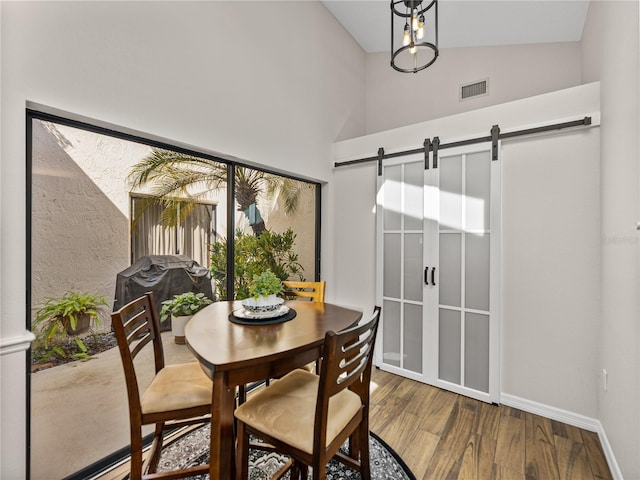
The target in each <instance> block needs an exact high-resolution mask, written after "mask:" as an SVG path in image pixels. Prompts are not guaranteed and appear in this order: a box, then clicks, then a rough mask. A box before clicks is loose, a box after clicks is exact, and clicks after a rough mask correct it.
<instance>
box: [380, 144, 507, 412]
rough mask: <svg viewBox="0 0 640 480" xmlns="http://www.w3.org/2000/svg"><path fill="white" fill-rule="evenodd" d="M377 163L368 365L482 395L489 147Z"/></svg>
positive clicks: (493, 175)
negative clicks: (374, 326)
mask: <svg viewBox="0 0 640 480" xmlns="http://www.w3.org/2000/svg"><path fill="white" fill-rule="evenodd" d="M429 167H430V168H428V169H425V161H424V158H423V156H422V155H412V156H406V157H403V158H400V159H396V160H394V161H385V162H383V168H382V175H381V176H380V177H379V184H378V202H377V229H378V236H377V240H378V243H377V245H378V249H377V251H378V270H377V278H378V282H377V296H378V302H381V304H382V305H383V315H382V318H383V320H382V325H381V331H380V332H379V335H380V343H379V345H378V348H377V354H376V355H377V356H376V365H378V366H379V367H380V368H382V369H385V370H388V371H391V372H394V373H398V374H400V375H403V376H406V377H408V378H412V379H414V380H418V381H422V382H425V383H429V384H432V385H436V386H438V387H441V388H445V389H447V390H451V391H454V392H457V393H461V394H464V395H467V396H470V397H473V398H477V399H480V400H484V401H487V402H497V401H498V396H499V358H500V351H499V348H500V337H499V332H500V329H499V318H500V315H499V313H500V312H499V305H500V297H499V295H500V191H501V185H500V181H501V180H500V162H499V160H492V159H491V145H490V144H488V145H487V144H482V145H472V146H467V147H463V148H457V149H447V150H441V151H440V155H439V156H438V158H437V163H436V164H434V162H433V158H432V159H431V160H430V162H429Z"/></svg>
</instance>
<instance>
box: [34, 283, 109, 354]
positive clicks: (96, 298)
mask: <svg viewBox="0 0 640 480" xmlns="http://www.w3.org/2000/svg"><path fill="white" fill-rule="evenodd" d="M106 306H107V301H106V300H105V298H104V296H102V295H97V294H94V293H88V292H78V291H75V290H71V291H69V292H67V293H65V294H64V295H63V296H62V297H57V298H56V297H47V298H45V301H44V303H42V304H41V305H40V306H39V307H37V310H36V312H35V318H34V319H33V326H34V327H35V328H36V329H37V330H38V333H37V339H38V340H39V341H40V342H42V343H44V346H45V348H49V344H50V342H52V340H53V339H54V338H56V337H59V338H64V337H66V336H67V335H69V336H72V337H73V339H74V341H75V343H76V345H77V346H78V348H79V349H80V353H76V354H74V355H72V356H73V357H74V358H79V359H88V358H89V355H88V354H87V347H86V346H85V344H84V343H83V341H82V339H81V338H80V337H78V336H77V334H76V333H74V332H76V329H77V327H78V319H79V318H80V317H82V316H85V315H86V316H88V317H89V319H90V320H93V321H94V322H95V324H96V325H98V326H99V325H100V317H99V316H98V312H99V311H100V310H101V309H102V308H104V307H106ZM52 355H59V356H61V357H63V358H64V357H66V352H65V351H64V349H62V348H61V347H60V346H58V345H54V346H52V348H51V350H50V352H49V353H48V354H47V355H45V359H47V358H49V357H51V356H52Z"/></svg>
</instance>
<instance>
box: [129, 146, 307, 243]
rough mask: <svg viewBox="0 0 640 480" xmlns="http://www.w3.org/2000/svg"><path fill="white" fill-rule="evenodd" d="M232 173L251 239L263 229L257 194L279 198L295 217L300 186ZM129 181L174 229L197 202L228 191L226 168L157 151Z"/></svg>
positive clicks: (246, 171)
mask: <svg viewBox="0 0 640 480" xmlns="http://www.w3.org/2000/svg"><path fill="white" fill-rule="evenodd" d="M235 172H236V174H235V179H234V187H235V198H236V202H237V204H238V211H239V212H242V213H243V214H244V215H245V216H246V217H247V219H248V220H249V224H250V225H251V228H252V230H253V233H254V235H256V236H257V235H260V233H262V232H263V231H264V230H265V228H266V227H265V224H264V220H263V218H262V215H261V213H260V211H259V210H258V207H257V200H258V196H259V195H260V194H264V195H266V197H267V198H274V197H275V196H276V195H278V196H280V197H281V199H282V203H283V205H284V208H285V212H286V213H287V214H291V213H295V211H296V209H297V206H298V199H299V198H300V191H301V189H302V188H303V187H304V186H305V184H304V183H303V182H300V181H298V180H293V179H290V178H286V177H280V176H278V175H272V174H269V173H266V172H262V171H260V170H255V169H252V168H248V167H236V169H235ZM128 178H129V181H130V183H131V185H132V187H133V188H134V189H137V188H148V190H149V193H150V194H151V197H150V198H149V201H150V202H152V203H156V204H157V203H161V204H162V205H163V206H164V211H163V222H164V223H165V224H166V225H175V224H176V223H177V221H178V219H179V218H185V217H186V216H188V215H189V214H190V213H191V211H192V210H193V208H194V207H195V204H196V203H197V202H198V200H202V199H205V198H207V197H208V195H209V193H211V192H214V191H219V190H221V189H225V188H227V185H228V183H229V182H228V181H227V166H226V165H225V164H222V163H217V162H214V161H212V160H207V159H204V158H198V157H194V156H191V155H187V154H184V153H180V152H174V151H170V150H162V149H158V148H154V149H153V150H152V152H151V154H149V155H148V156H147V157H145V158H143V159H142V160H141V161H140V162H138V163H137V164H136V165H134V166H133V167H132V169H131V172H130V173H129V177H128Z"/></svg>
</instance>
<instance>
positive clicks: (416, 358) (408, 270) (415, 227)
mask: <svg viewBox="0 0 640 480" xmlns="http://www.w3.org/2000/svg"><path fill="white" fill-rule="evenodd" d="M423 185H424V163H423V161H420V162H410V163H404V164H400V165H394V166H389V167H384V183H383V186H382V191H383V195H382V198H383V201H382V206H383V211H382V220H383V246H382V255H383V269H384V270H383V272H384V274H383V276H382V278H383V280H382V282H383V285H382V294H383V305H384V308H385V310H383V312H384V313H383V327H382V332H383V337H384V339H383V342H382V347H383V352H382V357H383V362H384V363H386V364H388V365H393V366H395V367H398V368H401V369H405V370H411V371H412V372H417V373H421V372H422V370H423V368H422V364H423V361H422V358H423V345H422V331H423V325H422V322H423V320H422V319H423V313H422V309H423V306H422V301H423V294H424V293H423V273H422V272H423V250H424V245H423V243H424V233H423V229H424V224H423V222H424V220H423V217H424V201H423V195H424V193H423V190H424V188H423Z"/></svg>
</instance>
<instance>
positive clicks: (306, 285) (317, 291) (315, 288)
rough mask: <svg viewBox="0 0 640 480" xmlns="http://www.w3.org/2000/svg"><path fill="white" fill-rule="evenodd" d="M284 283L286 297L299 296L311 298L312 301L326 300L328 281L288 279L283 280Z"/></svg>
mask: <svg viewBox="0 0 640 480" xmlns="http://www.w3.org/2000/svg"><path fill="white" fill-rule="evenodd" d="M282 284H283V285H284V295H285V297H297V298H302V299H309V300H311V301H312V302H324V292H325V290H326V286H327V282H325V281H321V282H295V281H291V280H287V281H284V282H282Z"/></svg>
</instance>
